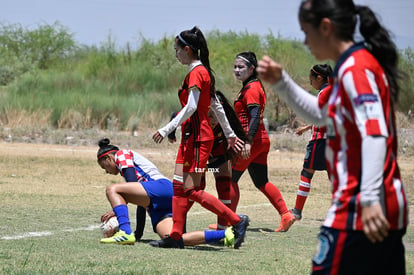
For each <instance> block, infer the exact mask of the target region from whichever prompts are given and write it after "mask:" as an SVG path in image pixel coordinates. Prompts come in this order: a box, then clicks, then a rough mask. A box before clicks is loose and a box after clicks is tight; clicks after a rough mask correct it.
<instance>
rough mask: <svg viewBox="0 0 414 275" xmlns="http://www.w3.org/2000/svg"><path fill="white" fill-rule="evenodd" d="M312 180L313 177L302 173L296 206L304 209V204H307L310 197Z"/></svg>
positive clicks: (298, 208)
mask: <svg viewBox="0 0 414 275" xmlns="http://www.w3.org/2000/svg"><path fill="white" fill-rule="evenodd" d="M311 180H312V178H309V177H306V176H304V175H300V183H299V188H298V192H297V194H296V203H295V208H296V209H297V210H300V211H302V210H303V206H304V205H305V202H306V199H307V198H308V195H309V191H310V189H311Z"/></svg>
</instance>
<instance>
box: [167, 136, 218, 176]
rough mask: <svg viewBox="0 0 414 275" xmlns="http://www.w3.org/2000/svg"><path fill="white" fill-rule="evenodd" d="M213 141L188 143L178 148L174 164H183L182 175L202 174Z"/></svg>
mask: <svg viewBox="0 0 414 275" xmlns="http://www.w3.org/2000/svg"><path fill="white" fill-rule="evenodd" d="M213 143H214V140H205V141H190V139H189V140H187V141H186V143H185V144H184V143H181V144H180V147H178V153H177V159H176V161H175V162H176V163H179V164H183V172H184V173H194V172H198V173H201V172H204V170H205V168H206V167H207V161H208V158H209V156H210V152H211V149H212V148H213Z"/></svg>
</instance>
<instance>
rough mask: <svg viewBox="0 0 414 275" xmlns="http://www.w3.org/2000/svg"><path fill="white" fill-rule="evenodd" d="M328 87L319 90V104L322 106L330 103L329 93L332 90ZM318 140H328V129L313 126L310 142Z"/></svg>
mask: <svg viewBox="0 0 414 275" xmlns="http://www.w3.org/2000/svg"><path fill="white" fill-rule="evenodd" d="M327 87H328V84H326V85H323V86H322V88H321V89H320V90H319V93H318V103H319V105H320V106H323V105H325V104H326V103H328V100H329V93H330V91H331V89H329V88H327ZM318 139H326V127H325V126H316V125H312V130H311V139H310V140H314V141H316V140H318Z"/></svg>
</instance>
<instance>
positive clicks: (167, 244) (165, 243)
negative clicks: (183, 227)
mask: <svg viewBox="0 0 414 275" xmlns="http://www.w3.org/2000/svg"><path fill="white" fill-rule="evenodd" d="M149 244H150V245H151V246H153V247H161V248H181V249H182V248H184V241H183V238H180V239H179V240H178V241H177V240H174V239H173V238H171V237H169V236H168V237H167V238H165V239H161V240H158V241H150V242H149Z"/></svg>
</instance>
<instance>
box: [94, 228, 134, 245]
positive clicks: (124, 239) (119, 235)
mask: <svg viewBox="0 0 414 275" xmlns="http://www.w3.org/2000/svg"><path fill="white" fill-rule="evenodd" d="M101 243H104V244H129V245H133V244H135V235H134V234H133V233H131V234H127V233H125V231H122V230H119V231H118V232H116V233H115V235H113V236H112V237H110V238H103V239H101Z"/></svg>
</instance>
